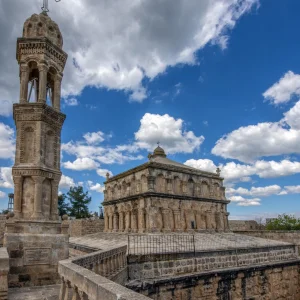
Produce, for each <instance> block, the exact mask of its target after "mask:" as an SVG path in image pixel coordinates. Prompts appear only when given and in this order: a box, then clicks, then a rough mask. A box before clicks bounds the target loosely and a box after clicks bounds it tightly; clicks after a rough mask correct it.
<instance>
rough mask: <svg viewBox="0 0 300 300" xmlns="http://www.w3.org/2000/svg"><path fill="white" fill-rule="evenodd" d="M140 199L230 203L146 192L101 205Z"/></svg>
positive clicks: (227, 201)
mask: <svg viewBox="0 0 300 300" xmlns="http://www.w3.org/2000/svg"><path fill="white" fill-rule="evenodd" d="M141 197H145V198H146V197H159V198H161V200H169V199H172V200H174V199H175V200H192V201H199V202H211V203H223V204H228V203H230V201H229V200H221V199H213V198H203V197H192V196H187V195H174V194H163V193H156V192H146V193H141V194H137V195H132V196H128V197H123V198H119V199H116V200H109V201H104V202H103V203H102V205H103V206H105V205H114V204H118V203H123V202H128V201H134V200H139V199H140V198H141Z"/></svg>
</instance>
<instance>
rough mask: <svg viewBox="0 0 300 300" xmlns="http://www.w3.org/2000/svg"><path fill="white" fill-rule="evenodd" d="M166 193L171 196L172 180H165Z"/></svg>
mask: <svg viewBox="0 0 300 300" xmlns="http://www.w3.org/2000/svg"><path fill="white" fill-rule="evenodd" d="M167 191H168V194H173V185H172V179H167Z"/></svg>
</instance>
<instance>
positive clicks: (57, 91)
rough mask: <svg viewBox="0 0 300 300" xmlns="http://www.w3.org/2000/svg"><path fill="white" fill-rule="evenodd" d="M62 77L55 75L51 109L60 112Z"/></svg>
mask: <svg viewBox="0 0 300 300" xmlns="http://www.w3.org/2000/svg"><path fill="white" fill-rule="evenodd" d="M61 81H62V76H61V75H59V74H57V75H56V76H55V81H54V95H53V108H54V109H55V110H57V111H60V95H61Z"/></svg>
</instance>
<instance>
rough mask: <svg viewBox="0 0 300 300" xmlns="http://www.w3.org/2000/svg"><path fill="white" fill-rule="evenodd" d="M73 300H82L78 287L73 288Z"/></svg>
mask: <svg viewBox="0 0 300 300" xmlns="http://www.w3.org/2000/svg"><path fill="white" fill-rule="evenodd" d="M72 300H80V296H79V291H78V288H77V286H76V285H74V286H73V297H72Z"/></svg>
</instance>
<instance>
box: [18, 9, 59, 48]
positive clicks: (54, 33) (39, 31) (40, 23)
mask: <svg viewBox="0 0 300 300" xmlns="http://www.w3.org/2000/svg"><path fill="white" fill-rule="evenodd" d="M43 37H46V38H48V39H49V40H50V41H51V42H52V43H53V44H54V45H56V46H58V47H59V48H62V45H63V38H62V35H61V32H60V30H59V27H58V25H57V24H56V23H55V22H54V21H52V20H51V18H50V17H49V16H48V15H47V14H45V13H41V14H39V15H37V14H33V15H32V16H31V17H30V18H29V19H27V20H26V21H25V23H24V27H23V38H43Z"/></svg>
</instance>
